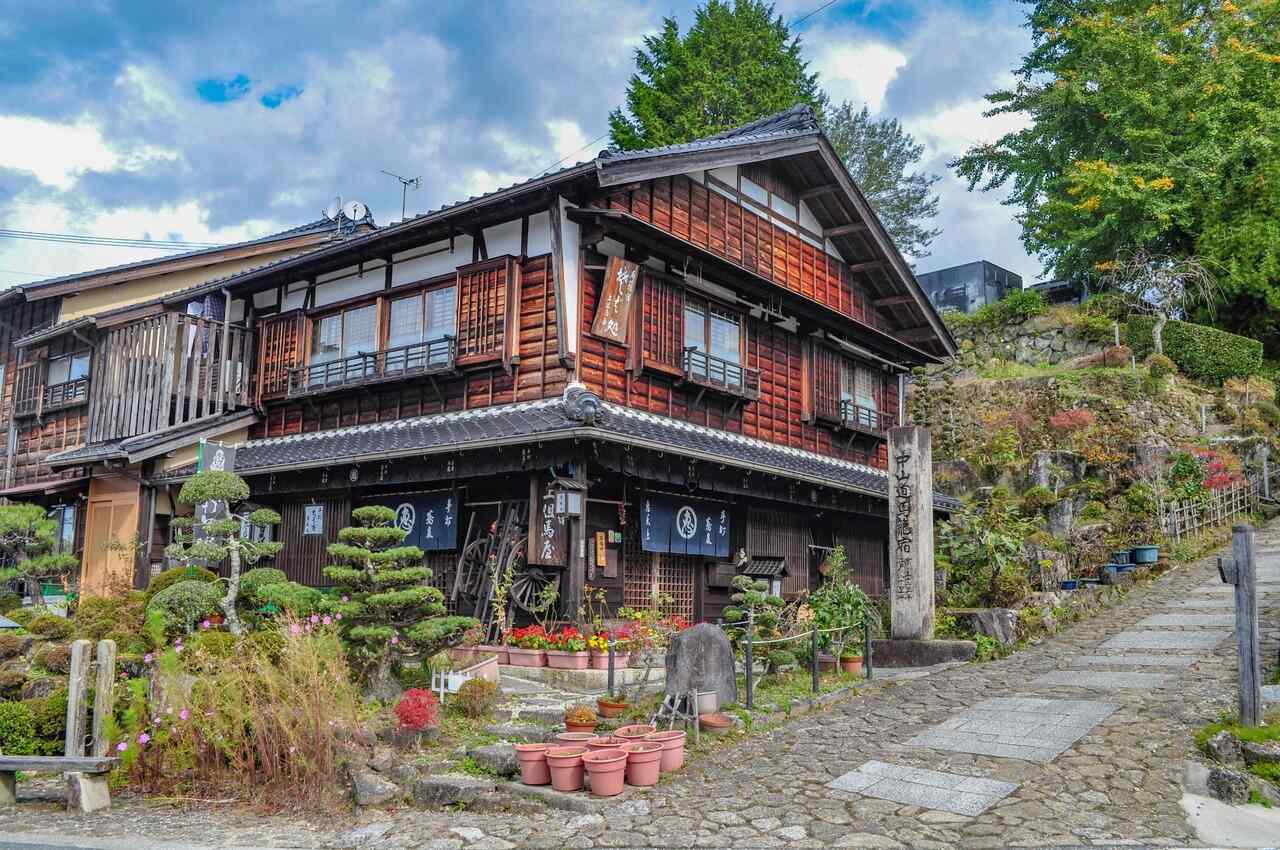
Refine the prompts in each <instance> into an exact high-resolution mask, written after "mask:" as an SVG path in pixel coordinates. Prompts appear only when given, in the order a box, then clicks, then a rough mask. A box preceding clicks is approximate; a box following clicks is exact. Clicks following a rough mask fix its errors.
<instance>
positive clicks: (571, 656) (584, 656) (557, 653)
mask: <svg viewBox="0 0 1280 850" xmlns="http://www.w3.org/2000/svg"><path fill="white" fill-rule="evenodd" d="M546 652H547V666H548V667H550V668H552V669H553V670H586V669H587V665H588V664H589V663H590V662H591V656H590V655H589V654H588V653H586V652H568V651H565V650H562V649H548V650H547V651H546Z"/></svg>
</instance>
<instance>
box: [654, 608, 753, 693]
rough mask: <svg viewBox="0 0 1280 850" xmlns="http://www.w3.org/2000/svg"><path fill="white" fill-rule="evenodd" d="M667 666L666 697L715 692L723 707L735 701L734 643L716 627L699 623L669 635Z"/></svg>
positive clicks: (736, 687) (736, 689)
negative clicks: (670, 637)
mask: <svg viewBox="0 0 1280 850" xmlns="http://www.w3.org/2000/svg"><path fill="white" fill-rule="evenodd" d="M666 668H667V690H666V693H667V695H668V696H684V695H685V694H687V693H689V691H715V692H716V693H717V694H718V695H719V697H720V705H722V706H723V705H729V704H730V703H734V702H737V701H738V681H737V676H736V674H735V672H734V663H733V646H732V645H731V644H730V643H729V638H728V636H727V635H725V633H724V632H723V631H722V630H721V629H720V628H719V627H717V626H713V625H711V624H710V623H699V624H697V625H696V626H693V627H691V628H688V629H685V630H684V631H682V632H680V633H678V634H676V635H675V636H674V637H672V639H671V645H670V647H669V648H668V649H667V663H666Z"/></svg>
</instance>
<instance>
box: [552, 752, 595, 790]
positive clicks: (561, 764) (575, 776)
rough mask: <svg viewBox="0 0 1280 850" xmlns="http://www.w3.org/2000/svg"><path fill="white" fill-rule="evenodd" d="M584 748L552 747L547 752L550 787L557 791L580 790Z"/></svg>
mask: <svg viewBox="0 0 1280 850" xmlns="http://www.w3.org/2000/svg"><path fill="white" fill-rule="evenodd" d="M586 752H587V748H586V747H552V748H551V749H549V750H547V767H548V769H550V771H551V787H552V788H554V789H556V790H557V791H581V790H582V756H583V755H584V754H585V753H586Z"/></svg>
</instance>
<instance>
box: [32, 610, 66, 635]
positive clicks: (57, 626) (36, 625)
mask: <svg viewBox="0 0 1280 850" xmlns="http://www.w3.org/2000/svg"><path fill="white" fill-rule="evenodd" d="M75 630H76V627H75V626H73V625H72V624H71V621H70V620H68V619H67V618H66V617H59V616H58V615H57V614H41V615H40V616H39V617H36V618H35V619H34V620H32V621H31V622H30V623H27V631H29V632H31V634H33V635H39V636H40V637H42V638H47V639H48V640H65V639H67V638H69V637H71V635H72V634H73V633H74V632H75Z"/></svg>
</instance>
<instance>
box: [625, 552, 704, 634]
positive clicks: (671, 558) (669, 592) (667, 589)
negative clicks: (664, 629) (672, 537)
mask: <svg viewBox="0 0 1280 850" xmlns="http://www.w3.org/2000/svg"><path fill="white" fill-rule="evenodd" d="M703 563H705V561H704V560H703V559H700V558H699V557H697V556H686V555H671V554H665V553H664V554H658V553H655V552H645V551H643V550H642V549H641V548H640V538H639V535H638V534H633V533H628V534H627V536H626V539H625V542H624V544H623V552H622V604H623V605H625V606H626V607H628V608H648V607H650V606H651V605H652V604H653V600H654V598H655V594H657V595H658V596H660V597H662V598H664V599H668V600H670V601H669V603H668V604H666V605H664V606H663V610H664V611H666V613H668V614H679V615H680V616H682V617H684V618H685V619H691V618H692V617H693V594H694V584H695V581H694V579H695V576H697V570H698V568H699V567H700V566H701V565H702V564H703Z"/></svg>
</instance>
